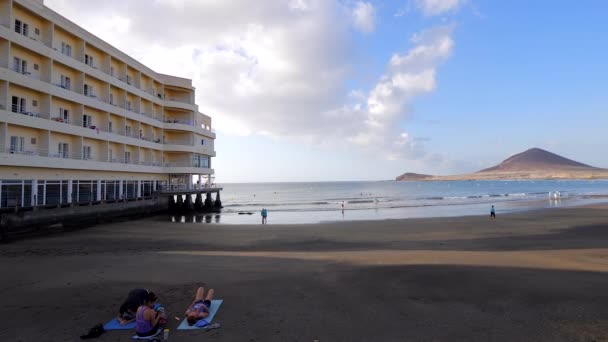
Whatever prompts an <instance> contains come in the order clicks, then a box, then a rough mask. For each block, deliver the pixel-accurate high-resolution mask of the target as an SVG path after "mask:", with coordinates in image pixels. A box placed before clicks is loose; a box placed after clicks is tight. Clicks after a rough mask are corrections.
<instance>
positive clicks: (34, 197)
mask: <svg viewBox="0 0 608 342" xmlns="http://www.w3.org/2000/svg"><path fill="white" fill-rule="evenodd" d="M30 200H31V203H32V207H35V206H37V205H38V180H37V179H34V180H33V181H32V198H31V199H30Z"/></svg>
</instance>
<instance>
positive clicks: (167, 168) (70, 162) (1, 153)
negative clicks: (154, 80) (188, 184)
mask: <svg viewBox="0 0 608 342" xmlns="http://www.w3.org/2000/svg"><path fill="white" fill-rule="evenodd" d="M0 165H7V166H20V167H23V166H26V167H39V168H58V169H75V170H99V171H123V172H142V173H183V174H210V173H213V170H212V169H209V168H201V167H195V166H194V163H193V162H183V163H163V162H158V161H147V160H132V159H123V158H109V157H103V156H96V155H94V154H82V153H72V152H68V151H49V150H44V149H31V150H25V149H23V148H22V147H17V146H11V147H3V146H0Z"/></svg>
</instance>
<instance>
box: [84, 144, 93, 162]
mask: <svg viewBox="0 0 608 342" xmlns="http://www.w3.org/2000/svg"><path fill="white" fill-rule="evenodd" d="M82 159H84V160H89V159H91V146H82Z"/></svg>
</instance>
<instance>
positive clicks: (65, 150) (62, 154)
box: [57, 143, 70, 158]
mask: <svg viewBox="0 0 608 342" xmlns="http://www.w3.org/2000/svg"><path fill="white" fill-rule="evenodd" d="M57 151H58V152H59V158H69V157H70V146H69V145H68V144H66V143H59V145H58V148H57Z"/></svg>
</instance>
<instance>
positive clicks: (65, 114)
mask: <svg viewBox="0 0 608 342" xmlns="http://www.w3.org/2000/svg"><path fill="white" fill-rule="evenodd" d="M59 119H60V121H62V122H65V123H69V122H70V111H69V110H68V109H65V108H59Z"/></svg>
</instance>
